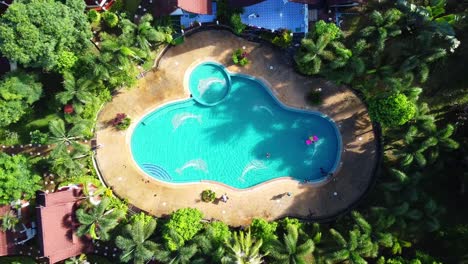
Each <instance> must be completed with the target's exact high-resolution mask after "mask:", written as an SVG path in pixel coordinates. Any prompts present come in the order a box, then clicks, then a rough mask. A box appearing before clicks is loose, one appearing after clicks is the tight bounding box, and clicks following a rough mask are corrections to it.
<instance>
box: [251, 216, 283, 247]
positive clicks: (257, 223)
mask: <svg viewBox="0 0 468 264" xmlns="http://www.w3.org/2000/svg"><path fill="white" fill-rule="evenodd" d="M277 227H278V223H276V222H271V223H268V221H266V220H265V219H261V218H255V219H254V220H253V221H252V223H251V224H250V230H251V231H252V235H253V236H254V237H255V238H257V239H260V238H261V239H262V240H263V242H264V244H267V243H268V241H271V240H272V239H275V238H276V235H275V232H276V228H277Z"/></svg>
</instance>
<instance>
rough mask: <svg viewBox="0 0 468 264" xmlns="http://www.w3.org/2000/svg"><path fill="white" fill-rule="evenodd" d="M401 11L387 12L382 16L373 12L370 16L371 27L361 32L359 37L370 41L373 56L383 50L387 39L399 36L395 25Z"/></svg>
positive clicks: (391, 10)
mask: <svg viewBox="0 0 468 264" xmlns="http://www.w3.org/2000/svg"><path fill="white" fill-rule="evenodd" d="M402 15H403V14H402V13H401V11H399V10H398V9H395V8H391V9H389V10H387V11H386V12H385V13H384V14H382V13H381V12H379V11H377V10H374V11H373V12H372V13H371V15H370V20H371V23H372V24H371V25H370V26H367V27H365V28H363V29H362V30H361V35H362V36H363V37H365V38H366V39H368V40H370V41H369V43H372V44H373V46H374V47H375V49H376V50H375V54H378V53H381V52H382V51H383V50H384V48H385V42H386V41H387V39H388V37H395V36H398V35H400V34H401V29H400V27H399V26H398V25H397V23H398V21H399V20H400V19H401V17H402Z"/></svg>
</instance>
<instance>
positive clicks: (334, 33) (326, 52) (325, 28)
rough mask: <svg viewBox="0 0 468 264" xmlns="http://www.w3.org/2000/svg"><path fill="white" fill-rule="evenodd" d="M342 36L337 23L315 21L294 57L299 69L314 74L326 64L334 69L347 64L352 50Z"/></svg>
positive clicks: (304, 72)
mask: <svg viewBox="0 0 468 264" xmlns="http://www.w3.org/2000/svg"><path fill="white" fill-rule="evenodd" d="M341 36H342V33H341V30H340V29H339V28H338V27H337V26H336V25H335V24H333V23H325V22H324V21H322V20H321V21H319V22H317V23H315V27H314V28H312V31H311V32H310V33H309V34H307V37H306V38H304V39H303V40H302V42H301V47H300V49H299V51H298V52H297V54H296V56H295V57H294V60H295V61H296V64H297V68H298V70H299V71H300V72H301V73H303V74H307V75H313V74H318V73H320V72H321V71H322V68H325V66H327V67H330V68H332V69H337V68H341V67H343V66H345V65H346V63H347V61H348V60H349V58H351V56H352V52H351V50H349V49H347V48H346V47H345V46H344V45H343V43H341V42H340V41H339V38H340V37H341Z"/></svg>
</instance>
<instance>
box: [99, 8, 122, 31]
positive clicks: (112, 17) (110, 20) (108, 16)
mask: <svg viewBox="0 0 468 264" xmlns="http://www.w3.org/2000/svg"><path fill="white" fill-rule="evenodd" d="M102 18H103V19H104V22H106V25H107V26H108V27H110V28H113V27H115V26H117V24H119V17H118V16H117V15H116V14H114V13H112V12H109V11H107V12H104V13H102Z"/></svg>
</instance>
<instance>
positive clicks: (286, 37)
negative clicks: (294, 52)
mask: <svg viewBox="0 0 468 264" xmlns="http://www.w3.org/2000/svg"><path fill="white" fill-rule="evenodd" d="M291 33H292V32H291V30H282V31H281V33H280V34H279V35H277V36H275V37H274V38H273V40H272V41H271V43H272V44H273V45H275V46H278V47H280V48H287V47H289V46H290V45H291V43H292V40H293V36H292V34H291Z"/></svg>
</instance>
